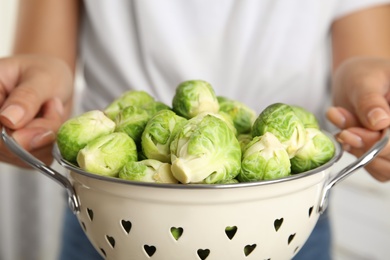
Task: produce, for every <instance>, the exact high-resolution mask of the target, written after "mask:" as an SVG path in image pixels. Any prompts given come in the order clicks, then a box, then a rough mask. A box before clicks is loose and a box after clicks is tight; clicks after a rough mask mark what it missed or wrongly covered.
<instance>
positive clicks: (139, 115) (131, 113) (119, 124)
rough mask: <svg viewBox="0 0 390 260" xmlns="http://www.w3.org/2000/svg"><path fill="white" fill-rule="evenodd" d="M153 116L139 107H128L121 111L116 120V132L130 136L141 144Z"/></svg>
mask: <svg viewBox="0 0 390 260" xmlns="http://www.w3.org/2000/svg"><path fill="white" fill-rule="evenodd" d="M150 118H151V115H150V114H149V113H148V111H146V110H145V109H143V108H141V107H138V106H128V107H126V108H124V109H123V110H121V111H120V112H119V113H118V115H117V116H116V118H115V123H116V128H115V131H116V132H124V133H126V134H128V135H129V136H130V137H131V138H133V140H134V141H135V142H136V143H137V144H138V143H140V142H141V136H142V132H143V131H144V129H145V126H146V124H147V123H148V121H149V119H150Z"/></svg>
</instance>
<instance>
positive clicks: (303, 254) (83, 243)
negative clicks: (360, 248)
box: [59, 209, 331, 260]
mask: <svg viewBox="0 0 390 260" xmlns="http://www.w3.org/2000/svg"><path fill="white" fill-rule="evenodd" d="M330 238H331V236H330V225H329V218H328V214H327V213H326V212H325V213H324V214H322V215H321V216H320V219H319V220H318V223H317V225H316V227H315V228H314V231H313V233H312V234H311V236H310V237H309V239H308V241H307V242H306V244H305V245H304V246H303V248H302V249H301V250H300V251H299V252H298V254H297V255H296V256H295V257H294V260H313V259H315V260H330V259H331V257H330V245H331V243H330ZM62 239H63V240H62V247H61V251H60V257H59V260H101V259H102V257H101V256H100V255H99V254H98V252H97V251H96V250H95V248H94V247H93V246H92V245H91V243H90V242H89V240H88V238H87V236H86V235H85V233H84V231H83V230H82V228H81V226H80V224H79V222H78V220H77V217H76V216H75V215H74V214H73V213H72V212H71V211H70V210H69V209H66V211H65V218H64V226H63V234H62Z"/></svg>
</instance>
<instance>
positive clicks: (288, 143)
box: [252, 103, 306, 158]
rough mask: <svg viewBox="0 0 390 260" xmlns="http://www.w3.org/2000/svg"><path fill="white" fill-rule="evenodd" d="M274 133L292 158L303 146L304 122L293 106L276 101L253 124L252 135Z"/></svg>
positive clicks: (304, 135) (304, 138)
mask: <svg viewBox="0 0 390 260" xmlns="http://www.w3.org/2000/svg"><path fill="white" fill-rule="evenodd" d="M266 132H270V133H273V134H274V135H275V136H276V137H277V138H278V139H279V141H280V142H281V143H282V144H283V145H284V146H285V148H286V150H287V153H288V154H289V156H290V158H292V157H294V155H295V153H296V152H297V151H298V150H299V149H301V148H302V146H303V145H304V144H305V141H306V131H305V126H304V125H303V122H302V121H301V120H300V119H299V117H298V116H297V115H296V114H295V113H294V110H293V109H292V108H291V106H289V105H286V104H283V103H275V104H272V105H269V106H268V107H266V108H265V109H264V110H263V111H262V112H261V113H260V115H259V116H258V117H257V119H256V121H255V122H254V124H253V128H252V135H253V137H255V136H261V135H263V134H265V133H266Z"/></svg>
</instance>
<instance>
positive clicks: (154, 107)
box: [140, 101, 171, 116]
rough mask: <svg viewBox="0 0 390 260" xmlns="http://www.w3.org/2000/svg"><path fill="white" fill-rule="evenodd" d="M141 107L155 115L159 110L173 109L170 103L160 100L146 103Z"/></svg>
mask: <svg viewBox="0 0 390 260" xmlns="http://www.w3.org/2000/svg"><path fill="white" fill-rule="evenodd" d="M140 107H141V108H143V109H145V110H146V111H147V112H148V113H149V115H151V116H153V115H154V114H156V113H157V112H158V111H161V110H171V108H170V107H169V106H168V105H166V104H164V103H163V102H160V101H154V102H149V103H145V104H143V105H141V106H140Z"/></svg>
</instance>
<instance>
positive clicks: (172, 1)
mask: <svg viewBox="0 0 390 260" xmlns="http://www.w3.org/2000/svg"><path fill="white" fill-rule="evenodd" d="M385 2H389V1H388V0H387V1H386V0H326V1H320V0H185V1H183V0H164V1H158V0H134V1H129V0H110V1H107V0H85V1H84V3H85V7H86V9H85V10H86V11H85V18H84V20H83V28H82V41H81V46H80V47H81V57H82V60H83V63H84V73H85V75H84V76H85V81H86V85H87V88H86V93H85V97H84V98H83V109H84V110H91V109H101V108H104V107H105V106H107V105H108V104H109V103H110V102H111V101H113V100H114V99H115V98H117V97H119V95H120V94H121V93H123V92H125V91H126V90H128V89H143V90H146V91H148V92H149V93H151V94H152V95H153V96H154V97H155V98H156V99H158V100H160V101H163V102H165V103H166V104H168V105H171V101H172V98H173V95H174V91H175V88H176V86H177V85H178V84H179V83H180V82H182V81H184V80H190V79H202V80H206V81H208V82H209V83H210V84H211V85H212V86H213V87H214V89H215V92H216V94H217V95H222V96H227V97H230V98H233V99H236V100H239V101H241V102H244V103H246V104H248V105H249V106H250V107H252V108H253V109H254V110H256V111H257V112H260V111H261V110H262V109H264V108H265V107H266V106H268V105H270V104H271V103H275V102H284V103H288V104H296V105H300V106H303V107H305V108H307V109H309V110H310V111H312V112H314V113H316V115H317V116H319V117H322V115H323V113H324V112H323V111H324V108H325V104H326V101H327V92H328V91H327V87H328V80H329V72H330V66H331V65H330V64H331V57H330V55H329V51H330V47H329V38H330V26H331V24H332V22H333V21H334V20H335V19H337V18H339V17H341V16H343V15H346V14H349V13H351V12H353V11H356V10H359V9H361V8H365V7H368V6H372V5H375V4H382V3H385Z"/></svg>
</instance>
